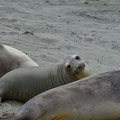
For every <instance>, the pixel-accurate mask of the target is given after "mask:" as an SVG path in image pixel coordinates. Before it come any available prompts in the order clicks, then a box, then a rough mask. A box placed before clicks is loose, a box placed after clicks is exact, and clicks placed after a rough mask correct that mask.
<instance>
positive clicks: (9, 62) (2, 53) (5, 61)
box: [0, 44, 39, 77]
mask: <svg viewBox="0 0 120 120" xmlns="http://www.w3.org/2000/svg"><path fill="white" fill-rule="evenodd" d="M29 66H39V65H38V64H37V63H36V62H34V61H33V60H32V59H31V58H30V57H29V56H27V55H26V54H24V53H23V52H21V51H19V50H17V49H15V48H12V47H10V46H7V45H3V44H0V77H2V76H3V75H5V74H6V73H7V72H9V71H11V70H14V69H17V68H21V67H29Z"/></svg>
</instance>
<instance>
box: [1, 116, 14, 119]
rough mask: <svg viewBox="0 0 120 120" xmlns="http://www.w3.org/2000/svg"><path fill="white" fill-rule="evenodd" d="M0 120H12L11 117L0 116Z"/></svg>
mask: <svg viewBox="0 0 120 120" xmlns="http://www.w3.org/2000/svg"><path fill="white" fill-rule="evenodd" d="M0 120H14V117H13V116H0Z"/></svg>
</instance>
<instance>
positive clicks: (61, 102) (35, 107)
mask: <svg viewBox="0 0 120 120" xmlns="http://www.w3.org/2000/svg"><path fill="white" fill-rule="evenodd" d="M14 120H120V70H118V71H112V72H106V73H102V74H99V75H96V76H92V77H88V78H85V79H83V80H79V81H76V82H73V83H70V84H67V85H64V86H60V87H57V88H54V89H52V90H49V91H46V92H44V93H42V94H39V95H37V96H36V97H34V98H32V99H31V100H29V101H28V102H27V103H25V104H24V105H23V106H22V107H21V108H20V109H19V110H18V111H17V112H16V113H15V116H14Z"/></svg>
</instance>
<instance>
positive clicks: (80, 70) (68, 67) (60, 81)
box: [0, 55, 91, 102]
mask: <svg viewBox="0 0 120 120" xmlns="http://www.w3.org/2000/svg"><path fill="white" fill-rule="evenodd" d="M90 74H91V69H90V67H88V65H87V64H86V62H85V61H84V60H83V59H82V58H80V57H79V56H78V55H73V56H68V57H67V58H66V59H65V62H64V63H63V64H58V65H55V66H52V67H50V68H42V69H41V67H33V68H32V67H31V68H19V69H17V70H13V71H11V72H9V73H7V74H6V75H4V76H3V77H2V78H1V79H0V98H1V99H2V98H3V100H6V99H7V100H8V99H12V100H18V101H22V102H26V101H28V100H29V99H30V98H32V97H33V96H35V95H37V94H39V93H42V92H44V91H46V90H49V89H51V88H54V87H57V86H60V85H64V84H67V83H70V82H73V81H75V80H78V79H80V78H83V77H86V76H89V75H90Z"/></svg>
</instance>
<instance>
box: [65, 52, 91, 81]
mask: <svg viewBox="0 0 120 120" xmlns="http://www.w3.org/2000/svg"><path fill="white" fill-rule="evenodd" d="M64 66H65V67H64V68H65V71H66V73H67V74H68V75H69V76H71V77H74V78H76V79H81V78H84V77H87V76H89V75H91V74H92V69H91V68H90V67H89V66H88V64H87V63H86V62H85V60H84V59H83V58H82V57H80V56H79V55H77V54H75V55H71V56H68V57H67V58H66V59H65V62H64Z"/></svg>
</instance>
